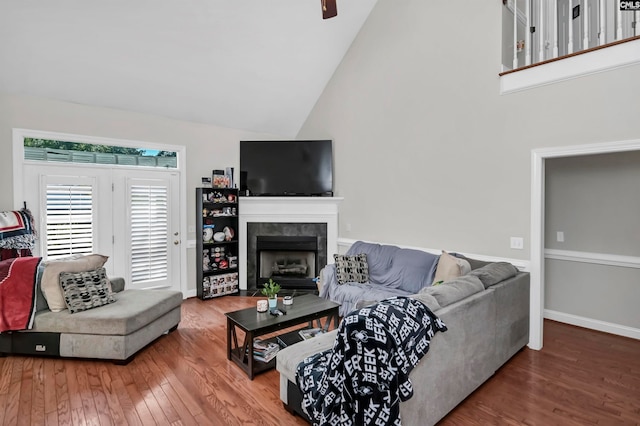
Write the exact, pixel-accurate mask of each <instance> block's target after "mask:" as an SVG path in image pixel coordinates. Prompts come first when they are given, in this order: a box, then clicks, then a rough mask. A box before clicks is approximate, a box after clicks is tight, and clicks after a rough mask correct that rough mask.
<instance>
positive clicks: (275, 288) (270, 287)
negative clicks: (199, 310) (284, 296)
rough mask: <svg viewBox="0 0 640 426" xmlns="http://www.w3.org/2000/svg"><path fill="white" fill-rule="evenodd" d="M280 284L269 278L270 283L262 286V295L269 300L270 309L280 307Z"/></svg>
mask: <svg viewBox="0 0 640 426" xmlns="http://www.w3.org/2000/svg"><path fill="white" fill-rule="evenodd" d="M279 291H280V284H278V283H277V282H275V281H274V280H273V279H271V278H269V281H267V282H266V283H264V285H263V286H262V290H261V293H262V294H263V295H265V296H267V297H268V298H269V309H275V308H276V307H277V306H278V292H279Z"/></svg>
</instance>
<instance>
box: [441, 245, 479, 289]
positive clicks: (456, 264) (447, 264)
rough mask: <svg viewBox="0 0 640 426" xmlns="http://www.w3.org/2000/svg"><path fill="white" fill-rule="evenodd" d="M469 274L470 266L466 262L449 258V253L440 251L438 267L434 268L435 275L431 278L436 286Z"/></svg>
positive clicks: (452, 257)
mask: <svg viewBox="0 0 640 426" xmlns="http://www.w3.org/2000/svg"><path fill="white" fill-rule="evenodd" d="M469 272H471V265H470V264H469V262H468V261H466V260H465V259H460V258H457V257H454V256H451V255H450V254H449V253H447V252H446V251H444V250H442V254H441V255H440V259H439V260H438V267H437V268H436V275H435V277H434V278H433V284H438V283H439V282H441V281H448V280H451V279H453V278H457V277H460V276H462V275H466V274H468V273H469ZM433 284H432V285H433Z"/></svg>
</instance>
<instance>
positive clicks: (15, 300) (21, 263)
mask: <svg viewBox="0 0 640 426" xmlns="http://www.w3.org/2000/svg"><path fill="white" fill-rule="evenodd" d="M40 260H41V258H40V257H18V258H16V259H7V260H3V261H1V262H0V333H1V332H4V331H17V330H26V329H29V328H31V327H32V326H33V317H34V315H35V310H36V296H35V290H36V272H37V270H38V265H39V264H40Z"/></svg>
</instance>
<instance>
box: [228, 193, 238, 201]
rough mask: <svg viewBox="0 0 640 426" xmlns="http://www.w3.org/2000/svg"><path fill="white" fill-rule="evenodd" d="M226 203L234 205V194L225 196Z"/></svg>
mask: <svg viewBox="0 0 640 426" xmlns="http://www.w3.org/2000/svg"><path fill="white" fill-rule="evenodd" d="M227 202H228V203H235V202H236V195H235V194H228V195H227Z"/></svg>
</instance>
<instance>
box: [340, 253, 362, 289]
mask: <svg viewBox="0 0 640 426" xmlns="http://www.w3.org/2000/svg"><path fill="white" fill-rule="evenodd" d="M333 259H334V260H335V263H336V277H337V278H338V284H344V283H366V282H369V265H368V264H367V255H366V254H365V253H360V254H356V255H355V256H346V255H341V254H334V255H333Z"/></svg>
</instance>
